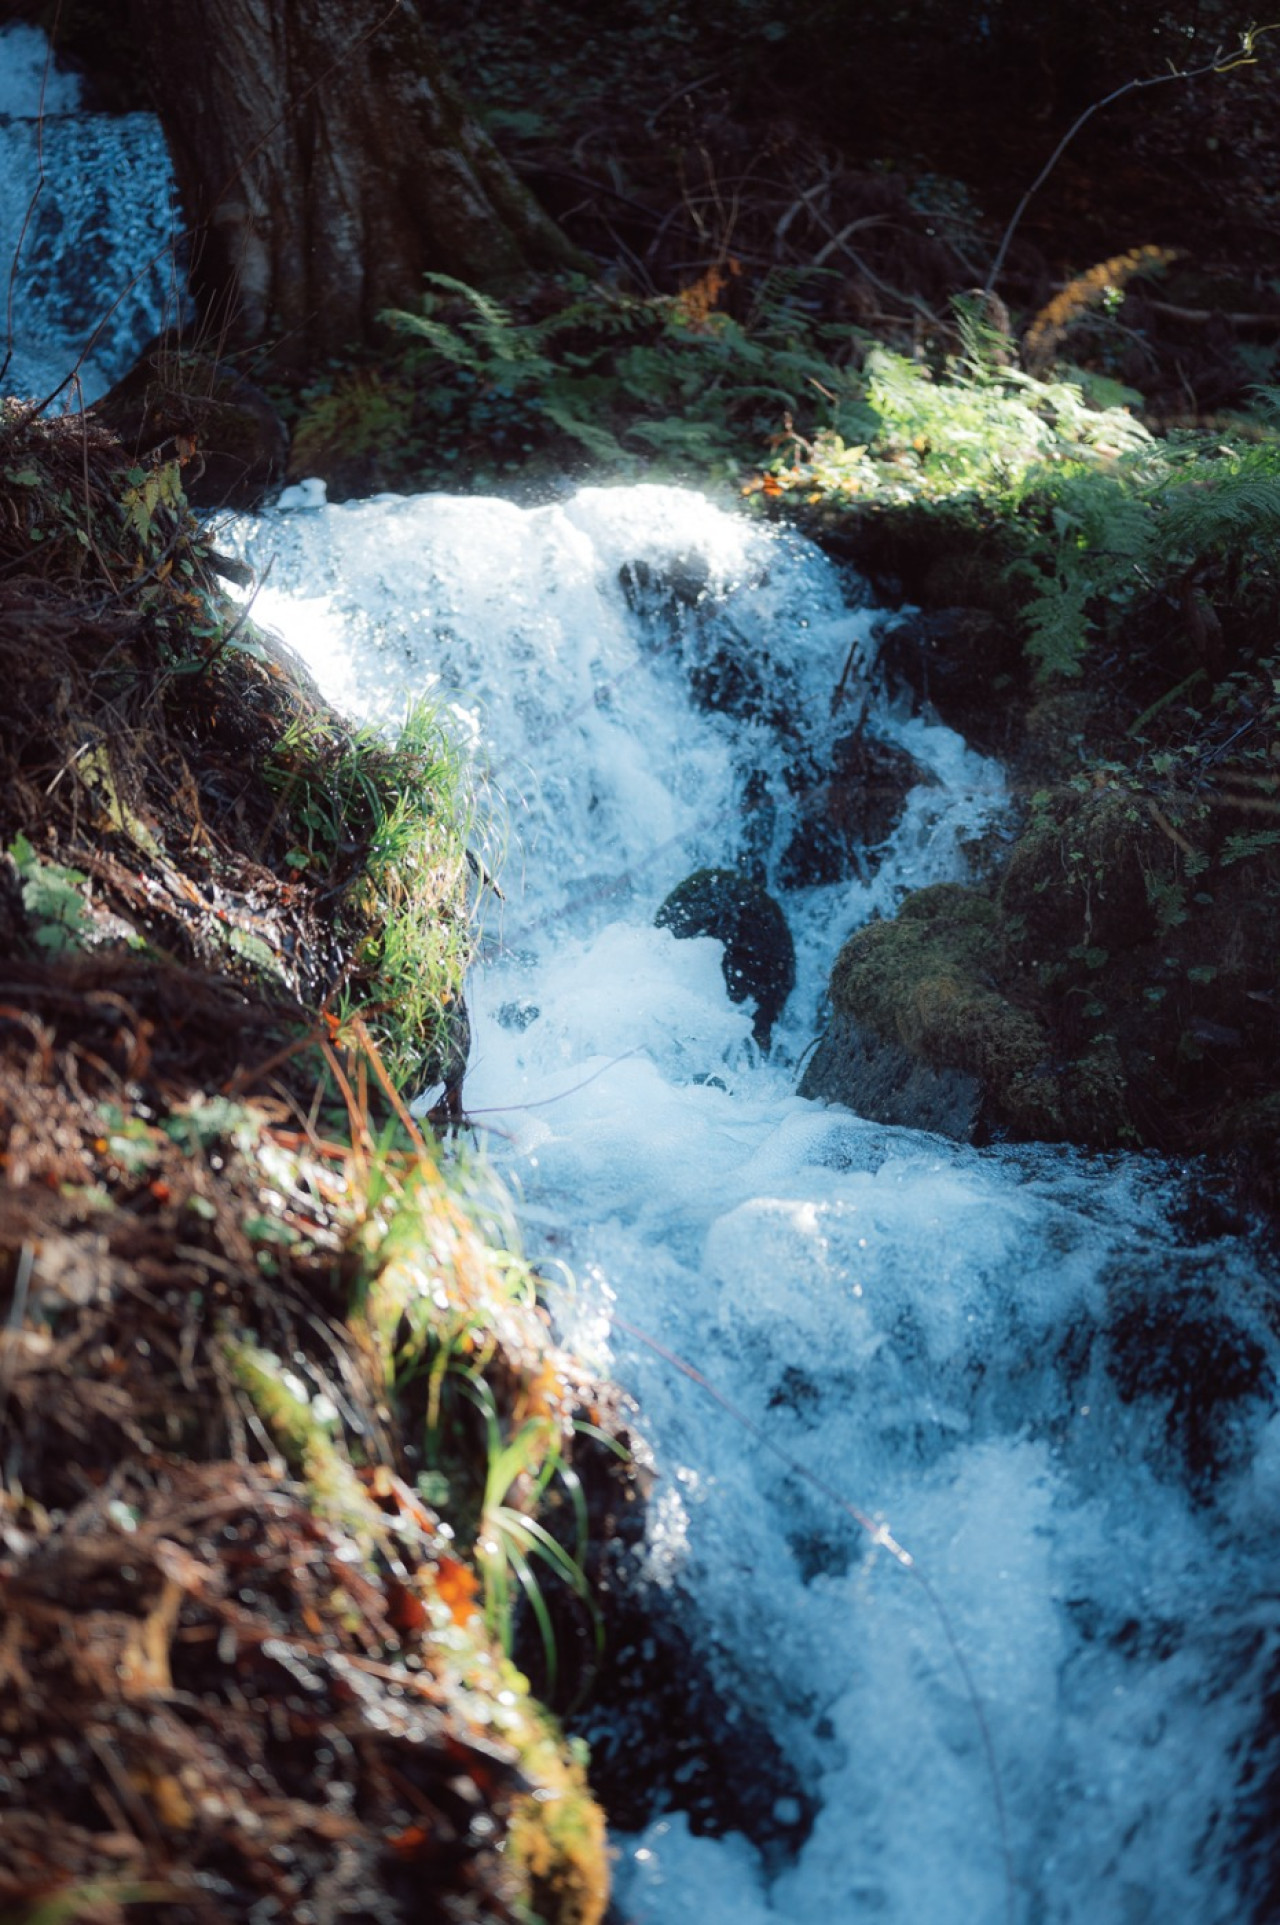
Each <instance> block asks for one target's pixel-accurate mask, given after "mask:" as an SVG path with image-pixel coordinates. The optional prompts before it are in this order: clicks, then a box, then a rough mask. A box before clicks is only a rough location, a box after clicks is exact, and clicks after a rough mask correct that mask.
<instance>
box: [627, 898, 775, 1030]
mask: <svg viewBox="0 0 1280 1925" xmlns="http://www.w3.org/2000/svg"><path fill="white" fill-rule="evenodd" d="M654 921H655V923H656V924H657V926H658V928H659V929H669V930H670V931H671V933H672V935H673V936H676V937H685V936H714V937H715V938H716V939H717V941H719V942H722V943H723V944H724V961H723V969H724V980H725V987H726V988H727V989H728V991H729V994H730V996H731V997H732V999H733V1001H734V1002H735V1003H743V1002H745V1001H746V1000H747V998H748V996H750V997H752V998H753V1000H754V1002H755V1005H756V1015H755V1022H754V1023H753V1025H752V1030H753V1033H754V1035H755V1039H756V1041H757V1042H758V1043H759V1045H760V1047H761V1049H767V1048H768V1047H769V1038H770V1036H771V1035H772V1033H773V1025H774V1023H775V1022H776V1021H777V1019H778V1017H779V1015H780V1014H781V1012H782V1007H783V1004H784V1003H785V1002H786V1000H787V997H788V996H789V995H790V994H791V991H792V990H793V989H794V988H795V981H796V951H795V944H794V943H793V942H792V940H791V931H790V930H789V929H788V928H787V920H786V917H785V916H784V915H783V913H782V911H781V909H780V908H779V907H778V905H777V903H776V902H775V901H774V899H773V897H772V896H771V895H769V894H768V892H767V891H766V890H764V889H762V888H761V887H760V885H759V883H757V882H752V881H751V879H750V878H749V877H747V876H744V875H741V874H739V872H738V871H737V870H736V869H696V870H695V871H694V873H693V874H692V875H691V876H686V878H685V880H684V881H683V882H681V883H678V884H677V886H676V887H675V888H674V889H673V890H672V891H671V894H670V895H669V896H668V897H667V899H666V901H665V902H664V903H663V904H662V907H661V908H660V909H659V910H658V913H657V915H656V916H655V917H654Z"/></svg>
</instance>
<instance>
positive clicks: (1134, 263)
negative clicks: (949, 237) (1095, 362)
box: [1022, 246, 1178, 368]
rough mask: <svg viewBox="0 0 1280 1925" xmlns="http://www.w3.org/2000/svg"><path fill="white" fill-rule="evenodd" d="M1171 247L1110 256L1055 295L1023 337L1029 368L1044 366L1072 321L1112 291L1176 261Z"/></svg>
mask: <svg viewBox="0 0 1280 1925" xmlns="http://www.w3.org/2000/svg"><path fill="white" fill-rule="evenodd" d="M1177 258H1178V250H1177V248H1173V247H1150V246H1148V247H1133V248H1130V249H1129V251H1128V253H1127V254H1113V255H1112V256H1111V259H1110V260H1107V261H1099V262H1098V264H1097V266H1096V267H1091V268H1089V269H1087V270H1086V272H1085V273H1083V274H1077V275H1076V277H1075V279H1074V280H1073V281H1068V282H1067V285H1066V286H1065V287H1064V288H1062V289H1061V290H1060V292H1059V293H1057V294H1055V295H1054V297H1053V299H1052V300H1051V301H1049V302H1048V303H1047V304H1046V305H1045V306H1044V307H1042V308H1041V309H1040V312H1039V313H1038V314H1037V315H1036V316H1035V317H1034V318H1033V320H1032V322H1031V325H1030V326H1029V327H1028V329H1027V331H1026V334H1025V335H1024V336H1023V342H1022V352H1023V357H1024V359H1025V361H1026V364H1027V366H1028V367H1029V368H1036V367H1044V366H1045V365H1046V363H1047V362H1048V361H1050V360H1051V359H1052V357H1053V353H1054V350H1055V349H1056V348H1057V347H1058V346H1060V344H1061V342H1062V340H1063V338H1064V337H1065V335H1066V332H1067V329H1068V328H1069V327H1070V326H1071V324H1072V322H1073V321H1075V320H1077V319H1078V318H1079V316H1080V315H1081V314H1083V313H1085V312H1086V311H1087V310H1088V309H1089V308H1092V307H1096V306H1097V305H1098V303H1099V302H1100V301H1101V300H1102V299H1103V298H1104V296H1105V295H1106V294H1107V293H1108V292H1109V291H1111V290H1112V289H1114V290H1116V291H1117V292H1118V291H1120V290H1121V289H1123V288H1124V287H1125V286H1126V285H1127V284H1128V282H1130V281H1131V280H1133V279H1134V277H1135V276H1136V275H1138V274H1150V273H1153V272H1154V271H1155V270H1156V269H1157V268H1161V267H1167V266H1168V264H1169V262H1170V261H1176V260H1177Z"/></svg>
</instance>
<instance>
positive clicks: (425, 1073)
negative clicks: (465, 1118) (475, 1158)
mask: <svg viewBox="0 0 1280 1925" xmlns="http://www.w3.org/2000/svg"><path fill="white" fill-rule="evenodd" d="M470 1055H471V1017H470V1014H469V1012H468V1009H467V1004H466V998H465V997H463V996H455V997H454V999H453V1001H452V1002H451V1003H450V1004H449V1005H448V1007H447V1008H445V1009H444V1010H442V1012H441V1023H440V1027H439V1029H438V1030H437V1032H436V1035H435V1036H434V1037H433V1039H432V1043H431V1048H430V1050H429V1051H428V1054H427V1059H426V1061H425V1062H424V1064H423V1066H422V1076H421V1080H420V1083H419V1087H418V1090H417V1091H416V1093H415V1094H416V1095H419V1096H420V1095H423V1094H425V1092H426V1091H427V1090H429V1089H432V1088H434V1087H435V1085H436V1084H437V1083H443V1085H444V1089H443V1092H442V1094H441V1096H440V1100H439V1103H438V1104H437V1105H436V1110H443V1111H444V1112H445V1114H446V1115H448V1116H449V1117H451V1118H456V1117H457V1116H459V1115H460V1114H461V1110H462V1083H463V1078H464V1077H465V1076H466V1073H467V1061H468V1059H469V1057H470ZM434 1113H435V1112H434V1111H433V1114H434Z"/></svg>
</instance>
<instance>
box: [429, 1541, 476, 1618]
mask: <svg viewBox="0 0 1280 1925" xmlns="http://www.w3.org/2000/svg"><path fill="white" fill-rule="evenodd" d="M435 1578H436V1596H437V1597H438V1598H439V1599H440V1601H441V1603H443V1604H447V1605H448V1607H449V1615H450V1617H451V1618H452V1619H453V1621H454V1623H455V1624H465V1623H466V1622H467V1620H468V1619H469V1618H471V1617H474V1615H475V1613H476V1611H477V1610H478V1608H479V1607H478V1605H477V1603H476V1598H477V1596H478V1594H479V1590H480V1580H479V1578H478V1577H477V1576H476V1574H475V1572H474V1571H473V1570H470V1569H469V1568H468V1566H467V1565H465V1564H460V1563H459V1562H458V1560H457V1558H454V1557H442V1558H441V1559H440V1560H439V1562H438V1563H437V1565H436V1573H435Z"/></svg>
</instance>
